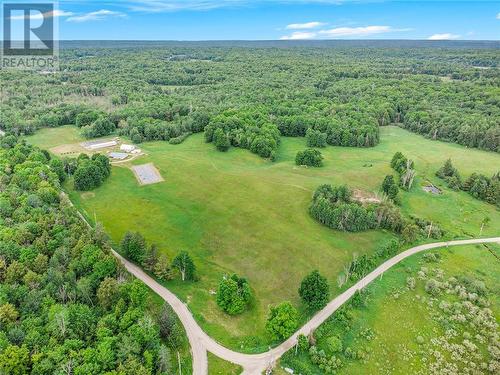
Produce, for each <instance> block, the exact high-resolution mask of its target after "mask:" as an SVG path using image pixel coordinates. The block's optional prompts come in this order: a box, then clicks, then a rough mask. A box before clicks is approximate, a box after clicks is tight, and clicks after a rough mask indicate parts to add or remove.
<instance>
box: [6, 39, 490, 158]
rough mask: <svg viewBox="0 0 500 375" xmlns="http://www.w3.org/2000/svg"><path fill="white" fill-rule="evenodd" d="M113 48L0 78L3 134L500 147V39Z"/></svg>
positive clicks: (268, 148) (265, 147) (257, 148)
mask: <svg viewBox="0 0 500 375" xmlns="http://www.w3.org/2000/svg"><path fill="white" fill-rule="evenodd" d="M107 46H108V48H95V47H93V46H92V45H91V44H90V45H87V46H83V47H82V46H80V47H82V48H72V47H69V48H67V49H63V50H62V52H61V55H62V56H61V57H62V63H61V72H59V73H56V74H40V73H30V72H0V81H1V86H2V92H1V94H0V95H1V98H0V99H1V101H0V102H1V104H0V128H1V129H3V130H7V131H10V132H13V133H32V132H34V131H35V129H37V128H39V127H55V126H60V125H66V124H75V125H77V126H78V127H80V128H81V129H82V134H84V135H85V136H86V137H88V138H92V137H97V136H104V135H107V134H110V133H112V132H117V133H118V134H122V135H128V136H130V137H131V138H132V140H133V141H134V142H137V143H139V142H142V141H144V140H165V141H169V142H170V143H174V144H175V143H180V142H182V141H183V140H184V139H185V138H186V137H187V136H189V135H190V134H191V133H195V132H201V131H204V130H205V133H206V134H205V135H206V140H207V141H208V142H214V144H215V146H217V148H218V149H219V150H221V151H224V150H227V149H228V148H229V147H231V146H234V147H242V148H246V149H249V150H250V151H252V152H254V153H256V154H258V155H260V156H262V157H264V158H270V159H275V158H276V155H277V150H278V149H279V144H280V135H283V136H305V134H306V131H307V130H308V129H310V128H312V129H314V130H315V131H317V132H320V133H321V134H320V137H324V139H325V140H326V143H327V144H330V145H340V146H356V147H370V146H374V145H376V144H377V143H378V142H379V126H384V125H388V124H397V125H398V126H401V127H404V128H406V129H408V130H411V131H413V132H417V133H419V134H423V135H425V136H426V137H429V138H432V139H440V140H445V141H450V142H456V143H459V144H462V145H466V146H468V147H476V148H481V149H485V150H490V151H496V152H499V151H500V125H499V121H498V119H499V118H500V105H499V104H500V87H499V85H500V78H499V77H500V74H498V63H499V60H500V55H499V52H498V48H497V47H498V45H497V44H492V45H489V47H492V48H482V49H479V48H473V47H474V45H473V44H471V45H470V46H471V47H470V48H467V46H468V45H467V43H464V44H463V45H461V46H460V47H461V48H460V49H454V48H442V47H448V45H446V44H445V43H444V44H443V45H441V44H440V45H439V47H440V48H437V46H438V45H434V46H436V48H433V47H432V46H433V45H431V47H429V45H423V46H420V45H418V43H417V44H415V43H409V44H408V45H405V44H402V45H401V46H400V47H402V48H394V47H396V46H393V45H391V44H387V45H385V44H381V48H370V47H368V48H360V47H356V45H354V46H347V45H345V44H339V45H335V44H334V45H331V46H330V45H328V44H326V45H321V44H318V43H313V44H311V45H310V46H308V45H307V44H304V43H300V44H297V45H291V46H290V48H277V46H283V45H280V44H279V43H275V44H269V45H265V44H249V45H241V44H237V43H233V44H231V43H229V44H219V45H210V44H201V45H192V46H191V45H189V44H188V45H185V46H183V45H182V44H165V45H162V44H161V43H156V44H149V45H146V46H143V47H142V48H138V47H137V46H133V45H127V44H119V45H116V46H113V45H110V44H108V45H107ZM450 46H452V45H450ZM329 47H331V48H329ZM374 47H376V45H374Z"/></svg>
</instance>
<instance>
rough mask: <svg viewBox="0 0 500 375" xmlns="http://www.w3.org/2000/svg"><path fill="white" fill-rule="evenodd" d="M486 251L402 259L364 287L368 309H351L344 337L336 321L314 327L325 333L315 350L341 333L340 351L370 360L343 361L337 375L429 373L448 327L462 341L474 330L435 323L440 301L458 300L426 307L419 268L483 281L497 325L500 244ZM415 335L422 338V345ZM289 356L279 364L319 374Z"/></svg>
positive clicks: (303, 359) (481, 349) (304, 359)
mask: <svg viewBox="0 0 500 375" xmlns="http://www.w3.org/2000/svg"><path fill="white" fill-rule="evenodd" d="M488 248H489V250H488ZM488 248H487V247H485V246H483V245H477V246H462V247H453V248H449V249H441V250H438V251H436V250H434V251H430V252H428V253H435V254H440V255H441V260H440V261H438V262H431V263H428V262H427V261H426V260H425V259H424V256H423V255H422V254H418V255H415V256H413V257H411V258H409V259H406V260H404V261H403V262H402V263H400V264H398V265H396V266H395V267H394V268H392V269H391V270H389V271H388V272H387V273H386V274H385V275H384V277H383V278H382V279H379V280H377V281H376V282H375V283H374V284H372V285H370V286H369V287H368V288H367V291H368V295H369V298H368V303H367V306H366V307H361V308H355V309H353V310H351V314H352V320H351V324H350V328H349V329H348V330H347V333H346V331H345V330H344V332H341V331H342V329H341V328H340V327H339V324H338V323H333V324H332V323H330V324H329V323H328V322H327V323H325V324H324V325H323V326H322V327H320V328H319V329H318V331H321V330H323V331H322V333H321V335H320V336H321V337H320V338H318V341H317V345H318V347H319V348H324V349H325V350H328V349H327V346H326V341H327V338H328V337H330V336H333V335H340V336H341V337H343V347H344V348H346V347H350V348H351V349H354V350H355V351H358V350H360V349H361V350H363V351H364V352H365V353H367V355H368V357H367V358H366V359H364V360H360V359H355V360H346V359H345V358H343V362H344V366H343V367H342V369H341V370H340V371H339V372H338V373H340V374H375V373H377V374H379V373H384V374H385V373H390V374H408V373H414V374H415V373H427V370H426V366H427V363H432V362H433V361H434V360H435V358H434V357H433V356H432V355H430V353H429V346H431V339H432V338H438V337H442V336H443V335H445V333H446V330H447V329H449V328H454V329H455V331H456V332H457V333H458V336H457V338H456V339H454V338H449V340H450V341H457V342H458V343H461V342H462V340H463V338H462V335H463V336H464V337H467V335H468V334H470V335H471V336H472V337H474V336H475V334H477V333H478V332H476V331H474V330H473V329H471V328H470V327H469V326H462V325H460V324H457V323H456V322H455V323H450V322H447V321H443V323H440V322H439V317H440V316H441V311H440V309H441V308H440V307H439V305H440V301H447V302H450V303H453V302H455V301H457V300H458V299H457V298H456V296H449V295H446V294H445V295H442V296H440V297H437V299H436V300H435V301H433V302H432V305H429V303H431V298H430V295H429V294H428V293H427V292H426V291H425V290H424V285H425V280H423V281H422V280H420V279H419V277H418V276H417V274H418V271H419V270H421V267H426V268H427V269H428V275H431V274H433V273H434V272H435V271H436V270H438V269H439V270H442V272H443V274H444V280H446V279H448V278H449V277H455V278H456V279H460V278H468V279H469V280H478V281H482V282H484V284H485V285H486V288H487V290H488V292H487V295H486V296H487V299H488V300H489V302H490V306H489V308H490V309H491V310H492V311H493V315H494V317H495V318H496V320H497V322H499V320H500V289H499V285H500V261H499V260H498V258H497V257H498V256H500V246H498V245H488ZM490 251H491V252H490ZM492 252H493V253H495V254H496V256H495V255H493V254H492ZM410 276H411V277H414V278H415V279H416V280H417V284H416V288H415V289H414V290H409V289H408V288H407V287H406V286H407V278H408V277H410ZM318 331H317V332H318ZM362 332H371V333H372V334H373V339H371V340H367V339H365V338H362V337H361V336H360V333H362ZM466 332H468V334H467V333H466ZM418 336H421V337H422V341H421V342H420V343H418V339H417V337H418ZM471 340H472V339H471ZM472 341H474V340H472ZM476 344H478V342H476ZM428 345H429V346H428ZM486 345H487V344H485V345H480V344H479V345H478V353H480V354H482V355H483V356H485V357H486V358H487V350H486ZM290 354H291V353H289V354H287V355H286V356H285V357H284V359H283V361H282V366H284V367H286V366H289V367H292V368H295V370H298V368H299V367H300V371H301V372H302V373H303V374H308V375H309V374H314V375H316V374H318V375H319V374H322V373H323V372H322V371H321V370H319V368H318V367H316V366H314V365H313V364H312V363H311V362H310V360H309V356H308V355H307V354H299V355H298V356H295V355H293V354H291V355H290ZM471 358H472V357H471ZM445 360H450V357H448V356H445ZM455 361H456V359H455ZM462 365H463V364H462ZM462 365H459V368H461V370H459V372H460V371H463V366H462ZM438 372H439V371H438Z"/></svg>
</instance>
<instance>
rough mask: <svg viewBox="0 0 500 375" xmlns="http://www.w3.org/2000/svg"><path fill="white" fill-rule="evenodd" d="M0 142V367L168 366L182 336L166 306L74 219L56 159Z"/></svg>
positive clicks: (124, 370)
mask: <svg viewBox="0 0 500 375" xmlns="http://www.w3.org/2000/svg"><path fill="white" fill-rule="evenodd" d="M1 146H2V147H1V148H0V224H1V225H0V373H1V374H19V375H21V374H27V373H31V374H39V375H42V374H47V375H49V374H82V375H83V374H85V375H87V374H103V373H106V374H110V375H111V374H115V375H118V374H123V375H126V374H130V375H132V374H133V375H139V374H140V375H145V374H171V373H172V371H173V370H172V369H173V368H174V364H175V363H176V362H177V360H176V359H175V360H174V354H175V351H176V350H177V349H179V347H180V346H182V345H184V346H185V345H186V342H185V340H186V339H185V336H184V333H183V330H182V327H181V326H180V323H178V321H177V317H176V316H175V314H174V312H173V311H172V310H171V309H170V307H169V306H168V305H165V306H163V308H161V306H155V303H153V302H152V297H151V294H150V292H149V290H148V289H147V287H146V286H145V285H144V284H142V283H141V282H139V281H138V280H133V279H132V278H131V277H130V276H129V275H128V274H127V273H126V271H125V270H124V269H123V268H122V267H121V265H120V264H119V263H118V262H117V260H115V258H114V257H113V255H112V254H111V253H110V248H109V244H108V240H107V236H106V235H105V234H104V232H103V230H102V229H101V228H100V227H99V226H97V227H96V228H95V229H89V228H88V227H87V226H86V225H85V224H84V223H83V222H82V220H81V219H80V217H79V216H78V215H77V213H76V210H75V209H74V208H73V207H72V206H71V205H70V203H69V201H68V200H67V198H65V196H64V195H62V194H61V190H60V180H61V177H60V176H61V164H60V163H61V162H59V161H56V162H54V160H55V159H53V160H51V158H50V156H49V155H48V153H47V152H45V151H40V150H39V149H37V148H34V147H32V146H29V145H27V144H25V143H23V142H17V141H16V140H15V139H14V138H13V137H4V138H3V139H2V145H1ZM87 162H90V160H87ZM62 173H64V171H63V172H62Z"/></svg>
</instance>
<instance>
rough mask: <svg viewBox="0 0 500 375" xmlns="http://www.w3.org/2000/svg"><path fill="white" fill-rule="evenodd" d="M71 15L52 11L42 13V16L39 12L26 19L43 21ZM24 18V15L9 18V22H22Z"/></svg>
mask: <svg viewBox="0 0 500 375" xmlns="http://www.w3.org/2000/svg"><path fill="white" fill-rule="evenodd" d="M73 14H74V13H73V12H65V11H64V10H54V11H53V12H47V13H43V14H42V13H40V12H37V13H34V14H30V15H29V16H28V18H29V19H32V20H41V19H44V18H47V17H54V18H56V17H69V16H72V15H73ZM24 18H25V17H24V14H23V15H18V16H12V17H10V19H11V20H23V19H24Z"/></svg>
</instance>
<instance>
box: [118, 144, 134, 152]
mask: <svg viewBox="0 0 500 375" xmlns="http://www.w3.org/2000/svg"><path fill="white" fill-rule="evenodd" d="M134 150H135V146H134V145H126V144H122V145H121V146H120V151H124V152H132V151H134Z"/></svg>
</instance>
